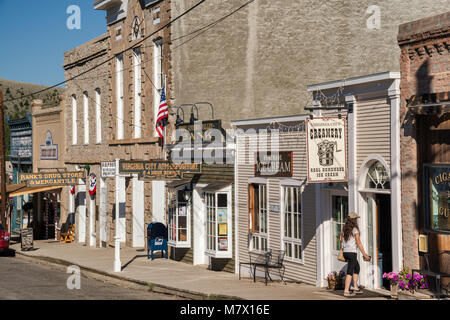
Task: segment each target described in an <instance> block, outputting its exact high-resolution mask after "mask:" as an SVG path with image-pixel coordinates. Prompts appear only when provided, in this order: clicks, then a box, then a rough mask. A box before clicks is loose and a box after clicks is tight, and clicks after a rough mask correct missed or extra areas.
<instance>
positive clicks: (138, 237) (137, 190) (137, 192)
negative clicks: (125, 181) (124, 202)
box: [132, 174, 145, 247]
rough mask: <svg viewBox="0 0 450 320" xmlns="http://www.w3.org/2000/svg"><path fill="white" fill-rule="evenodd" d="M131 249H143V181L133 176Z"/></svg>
mask: <svg viewBox="0 0 450 320" xmlns="http://www.w3.org/2000/svg"><path fill="white" fill-rule="evenodd" d="M132 203H133V214H132V216H133V222H132V228H133V247H145V222H144V221H145V220H144V207H145V203H144V181H141V180H139V179H138V175H137V174H136V175H133V190H132Z"/></svg>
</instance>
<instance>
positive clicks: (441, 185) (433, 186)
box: [424, 164, 450, 232]
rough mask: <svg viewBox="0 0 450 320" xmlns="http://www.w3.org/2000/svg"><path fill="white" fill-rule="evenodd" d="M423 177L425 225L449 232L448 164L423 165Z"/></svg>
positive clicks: (449, 191)
mask: <svg viewBox="0 0 450 320" xmlns="http://www.w3.org/2000/svg"><path fill="white" fill-rule="evenodd" d="M424 175H425V177H424V183H425V192H424V196H425V199H424V200H425V201H424V203H425V212H426V214H425V216H426V221H425V222H426V225H427V227H428V229H432V230H434V231H439V232H450V219H449V215H450V164H442V165H434V164H433V165H425V166H424Z"/></svg>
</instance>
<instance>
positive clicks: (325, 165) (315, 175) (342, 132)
mask: <svg viewBox="0 0 450 320" xmlns="http://www.w3.org/2000/svg"><path fill="white" fill-rule="evenodd" d="M306 141H307V153H308V155H307V159H308V183H324V182H346V181H347V149H346V146H347V134H346V129H345V119H344V118H341V119H340V118H334V117H333V118H331V117H330V118H316V117H314V119H307V120H306Z"/></svg>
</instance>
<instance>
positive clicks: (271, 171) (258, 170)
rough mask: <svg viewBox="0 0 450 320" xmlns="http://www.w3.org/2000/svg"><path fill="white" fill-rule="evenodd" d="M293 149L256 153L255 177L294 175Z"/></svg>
mask: <svg viewBox="0 0 450 320" xmlns="http://www.w3.org/2000/svg"><path fill="white" fill-rule="evenodd" d="M292 154H293V153H292V151H280V152H278V153H271V152H262V153H261V152H257V153H256V154H255V157H256V162H255V177H269V178H271V177H292V169H293V167H292Z"/></svg>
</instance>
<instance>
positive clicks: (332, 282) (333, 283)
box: [326, 271, 340, 290]
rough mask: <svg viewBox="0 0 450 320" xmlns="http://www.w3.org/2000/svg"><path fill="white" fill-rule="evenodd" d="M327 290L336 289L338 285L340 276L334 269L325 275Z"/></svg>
mask: <svg viewBox="0 0 450 320" xmlns="http://www.w3.org/2000/svg"><path fill="white" fill-rule="evenodd" d="M326 279H327V281H328V290H336V289H337V288H338V286H339V281H340V277H339V275H338V274H337V272H336V271H333V272H330V273H329V274H328V276H327V278H326Z"/></svg>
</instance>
